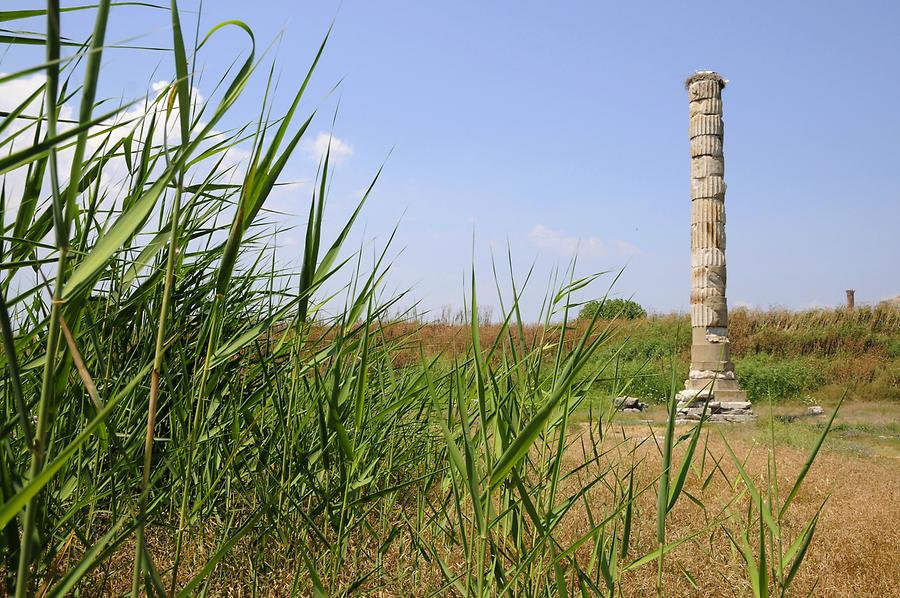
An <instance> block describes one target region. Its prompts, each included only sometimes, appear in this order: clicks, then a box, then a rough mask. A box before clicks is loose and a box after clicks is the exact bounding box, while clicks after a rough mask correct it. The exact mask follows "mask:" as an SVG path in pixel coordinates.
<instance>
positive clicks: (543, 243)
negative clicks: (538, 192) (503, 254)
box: [528, 224, 640, 258]
mask: <svg viewBox="0 0 900 598" xmlns="http://www.w3.org/2000/svg"><path fill="white" fill-rule="evenodd" d="M528 237H529V238H530V239H531V242H532V243H534V244H535V245H536V246H537V247H538V248H540V249H543V250H547V251H550V252H552V253H555V254H558V255H561V256H564V257H571V256H573V255H576V254H577V255H579V256H581V257H589V258H600V257H630V256H634V255H638V254H640V249H638V248H637V247H636V246H634V245H632V244H631V243H628V242H627V241H621V240H619V239H613V240H610V241H603V240H601V239H600V238H598V237H593V236H591V237H588V238H587V239H581V238H579V237H576V236H574V235H570V234H568V233H566V232H565V231H562V230H559V229H554V228H550V227H547V226H544V225H543V224H535V225H534V227H532V229H531V232H529V233H528Z"/></svg>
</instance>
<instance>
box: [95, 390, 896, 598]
mask: <svg viewBox="0 0 900 598" xmlns="http://www.w3.org/2000/svg"><path fill="white" fill-rule="evenodd" d="M803 409H804V408H803V406H802V405H799V404H793V405H780V406H777V407H775V408H773V410H772V414H773V415H774V416H775V421H774V426H773V425H771V422H770V421H769V420H768V417H769V409H768V407H766V406H759V407H758V408H757V411H758V413H759V415H760V417H759V420H758V421H757V422H756V423H755V424H742V425H741V424H739V425H732V424H726V425H712V426H710V427H709V428H708V430H707V431H706V432H705V433H704V439H703V441H702V444H703V447H704V449H705V454H704V455H703V456H702V457H698V458H697V459H696V462H695V466H694V467H693V469H692V471H691V474H690V476H689V478H688V481H687V484H686V486H685V491H686V492H687V493H689V494H690V495H691V496H692V497H696V498H698V499H699V500H700V501H702V502H703V507H701V506H698V504H697V503H695V502H693V501H691V500H685V501H681V502H679V503H678V505H677V506H676V508H675V509H674V510H673V511H672V513H671V514H670V516H669V519H668V524H667V525H668V530H667V533H668V534H670V537H672V538H673V539H675V538H681V537H689V536H692V535H694V534H696V533H697V531H698V530H703V531H702V532H701V533H700V534H699V535H697V536H696V537H694V538H693V539H691V540H689V541H687V542H685V543H684V544H681V545H680V546H679V547H677V548H676V549H675V550H673V551H672V552H670V553H668V554H667V558H666V560H665V562H664V571H663V587H662V590H663V594H664V595H666V596H697V597H701V596H702V597H706V596H723V597H725V596H733V597H736V598H737V597H744V596H752V595H753V594H752V589H751V585H750V582H749V581H748V576H747V574H746V572H745V564H744V561H743V560H742V558H741V555H740V553H739V552H738V551H737V550H736V549H735V548H734V546H733V545H732V543H731V541H730V540H729V538H728V535H727V533H728V532H730V533H732V534H739V533H740V529H741V528H742V526H743V523H744V521H743V519H744V518H746V511H747V501H748V498H747V496H746V495H744V496H743V497H742V498H741V499H739V500H738V501H733V500H732V499H733V498H734V496H735V490H736V489H738V488H739V487H740V486H741V484H742V482H741V481H740V476H739V473H738V471H737V469H736V467H735V465H734V464H733V463H732V462H731V460H730V458H729V453H728V450H727V448H726V446H725V442H726V441H727V443H728V444H729V445H730V446H731V448H732V449H733V450H734V452H735V453H736V454H737V455H740V456H741V458H742V459H746V460H745V465H744V466H745V468H746V470H747V472H748V473H749V474H750V475H751V476H752V477H753V478H754V480H755V481H756V482H757V483H758V484H760V485H761V486H762V487H765V486H766V482H765V480H766V477H767V475H769V474H768V471H767V469H768V464H769V456H770V446H771V444H770V443H771V438H772V434H773V432H774V437H775V446H776V462H777V467H778V481H779V487H780V488H782V489H783V488H788V487H790V484H791V482H792V480H794V479H795V478H796V475H797V473H798V471H799V470H800V469H801V468H802V466H803V464H804V461H805V459H806V456H807V454H808V452H809V450H810V448H811V447H812V446H813V444H814V443H815V440H816V438H817V437H818V434H819V433H820V431H821V428H822V426H823V425H824V418H804V417H799V418H798V419H795V420H793V421H787V420H789V419H791V418H792V417H793V416H798V415H800V414H802V413H803ZM665 416H666V414H665V411H664V410H663V409H662V408H661V407H655V408H651V409H650V410H649V411H648V412H645V413H642V414H622V415H619V416H617V417H616V423H615V424H614V425H612V426H611V427H610V429H609V430H607V433H609V432H610V431H611V432H612V437H610V438H607V439H605V440H604V443H605V444H608V445H609V446H611V447H616V448H615V450H614V451H612V452H611V453H610V455H609V456H608V457H607V459H606V461H609V462H612V461H616V460H617V459H619V458H621V457H623V456H628V455H631V454H634V455H635V456H636V457H637V459H638V460H639V461H640V460H643V465H642V466H640V467H638V468H637V470H636V471H637V478H636V483H635V485H636V487H645V486H648V485H649V486H652V485H653V481H654V472H658V471H659V468H660V462H661V458H662V457H661V448H660V445H661V443H662V442H663V433H664V429H663V426H664V422H665ZM676 430H677V431H678V432H679V433H684V432H687V431H688V428H687V427H686V426H679V427H678V428H676ZM571 431H572V436H571V438H570V441H569V445H568V448H567V450H566V454H565V458H564V460H565V461H566V467H569V468H577V467H578V466H579V465H581V464H583V463H584V462H585V461H586V458H585V451H589V450H590V449H589V446H590V443H588V442H586V441H585V439H586V438H587V437H588V436H589V435H590V434H591V433H592V432H593V433H594V434H596V433H597V430H593V431H592V430H591V429H589V427H588V425H587V424H585V423H583V422H578V421H576V422H574V423H572V425H571ZM635 449H636V450H635ZM683 452H684V450H683V447H682V448H681V449H676V454H675V460H676V462H677V461H678V460H679V459H680V457H681V456H682V454H683ZM628 458H630V456H629V457H628ZM598 466H600V467H602V466H603V465H602V464H598ZM590 471H591V469H590V468H589V469H587V470H586V471H585V472H584V474H583V475H580V476H574V477H571V478H569V479H568V480H566V481H565V482H564V484H563V488H562V489H561V490H562V494H563V495H565V494H566V492H568V491H572V492H574V491H577V489H578V488H579V487H581V486H582V485H584V484H586V483H587V482H588V481H589V479H588V478H590V475H591V474H590ZM710 474H712V475H710ZM439 495H440V492H439V490H437V489H435V490H434V491H433V492H432V497H433V498H435V499H437V498H438V496H439ZM611 498H612V497H611V494H610V491H609V488H605V487H603V486H598V487H596V488H595V489H594V490H592V491H591V492H590V493H588V494H587V495H586V497H585V500H584V501H583V502H581V503H579V504H578V505H577V506H576V507H574V508H573V509H572V510H571V511H570V512H569V513H568V514H567V516H566V518H565V520H564V521H563V523H562V524H561V525H560V526H559V528H558V531H557V535H556V539H557V540H558V541H559V543H560V544H561V545H569V544H571V543H573V542H575V541H576V540H578V538H579V537H581V536H582V535H583V534H585V533H586V532H587V531H588V530H589V529H590V527H591V521H590V515H589V513H599V512H603V511H604V510H605V509H606V508H607V507H608V506H609V503H610V502H611ZM655 501H656V496H655V494H654V493H653V491H652V488H651V490H650V491H649V492H645V493H644V494H643V495H641V496H640V497H639V498H638V499H637V500H636V501H635V510H634V527H633V529H632V544H631V549H630V552H631V553H633V554H641V553H644V552H648V551H651V550H653V548H654V547H655V543H656V528H655V524H656V519H655V517H656V504H655ZM823 501H827V502H826V503H825V508H824V509H823V512H822V515H821V518H820V520H819V523H818V526H817V529H816V533H815V536H814V539H813V543H812V546H811V548H810V550H809V553H808V555H807V557H806V560H805V562H804V565H803V566H802V568H801V569H800V571H799V572H798V574H797V577H796V580H795V581H794V586H793V588H792V590H793V591H792V593H791V595H795V596H808V595H809V596H840V597H847V598H852V597H859V598H863V597H873V598H875V597H879V598H880V597H894V596H897V588H898V587H900V567H898V564H900V556H898V555H900V526H898V525H897V524H896V522H897V521H898V520H900V405H898V404H896V403H884V402H876V403H862V402H855V403H854V402H851V403H845V404H844V406H843V407H842V411H841V413H840V414H839V415H838V417H837V418H836V419H835V425H834V429H833V431H832V432H831V435H830V437H829V439H828V440H827V441H826V445H825V447H824V448H823V450H822V452H821V453H820V454H819V456H818V458H817V459H816V461H815V463H814V464H813V466H812V469H811V470H810V472H809V474H808V476H807V478H806V482H805V484H804V486H803V489H802V490H801V491H800V493H799V494H798V495H797V498H796V500H795V501H794V503H793V505H794V506H793V507H792V511H791V512H790V513H789V516H787V517H786V518H785V520H784V521H783V525H784V528H785V530H786V533H787V536H788V537H790V538H794V537H796V536H797V535H798V534H799V533H800V532H801V531H802V528H803V526H804V525H805V524H806V522H808V521H809V520H810V519H811V518H812V517H813V516H814V515H815V513H816V511H817V510H818V509H819V507H820V506H821V505H822V503H823ZM726 506H727V508H726ZM410 517H415V509H414V508H413V505H411V504H409V503H405V502H404V501H402V500H401V501H398V502H397V503H396V505H395V510H394V518H395V519H394V522H395V523H398V524H402V523H404V522H407V521H408V518H410ZM713 522H715V523H716V524H715V525H713ZM373 524H377V520H375V519H373ZM707 526H708V529H705V528H707ZM156 532H160V533H156ZM207 534H208V536H209V537H204V536H203V534H201V535H199V536H196V537H194V538H193V539H192V542H191V544H190V546H189V549H188V550H187V554H186V555H185V556H184V557H183V558H185V560H186V568H187V571H188V572H192V571H195V570H199V569H200V568H201V567H202V566H203V564H204V563H205V562H206V561H207V560H208V559H209V558H210V557H211V555H212V553H213V552H214V550H215V546H214V541H213V540H212V537H213V536H215V534H216V530H215V527H214V526H211V527H209V528H208V529H207ZM166 538H167V532H166V530H148V544H149V545H150V546H151V550H152V551H153V552H154V555H155V556H156V563H157V565H158V566H159V567H161V568H166V567H168V566H170V565H171V563H172V560H173V553H172V546H171V543H170V542H168V541H167V540H166ZM436 539H437V538H430V540H436ZM358 542H359V543H358V544H356V545H355V546H353V550H354V551H355V553H356V554H355V557H354V559H353V560H354V561H355V565H353V564H351V565H348V568H347V570H346V571H345V572H344V573H345V576H346V578H347V579H353V578H354V577H355V576H356V575H357V574H358V573H359V571H362V570H364V569H366V567H367V565H368V561H369V560H370V559H381V560H383V561H384V572H385V573H384V574H383V575H382V576H380V577H379V578H377V579H370V580H369V581H368V583H367V584H365V586H364V587H365V588H366V590H367V594H368V595H371V596H379V597H398V598H399V597H401V596H423V597H424V596H434V595H441V594H442V593H443V592H444V591H445V590H446V588H445V584H444V583H443V582H442V576H441V572H440V569H439V568H438V567H437V566H435V564H434V563H433V562H431V563H429V562H427V560H426V559H423V558H422V555H421V554H420V553H417V551H416V549H415V547H414V546H413V543H412V542H410V541H409V539H403V540H402V541H399V542H397V543H395V544H394V545H393V546H392V547H391V548H390V550H389V551H387V552H386V553H383V554H381V553H379V546H378V544H377V542H372V541H371V538H369V539H368V540H366V539H365V538H364V537H363V538H360V539H359V540H358ZM754 547H755V545H754ZM448 548H449V547H448ZM132 551H133V545H130V544H125V545H123V547H122V549H121V550H120V551H119V554H118V557H117V558H114V559H111V560H110V562H109V563H108V568H105V569H103V570H102V572H98V574H97V575H96V576H95V578H94V580H93V583H94V584H95V585H92V586H90V587H91V588H92V589H93V591H96V592H97V593H98V594H99V593H102V594H115V595H119V594H123V593H127V591H128V589H129V588H130V584H131V578H130V575H131V569H130V558H131V554H132ZM450 551H451V552H453V550H452V548H450ZM589 552H590V551H589V550H588V549H587V548H585V549H583V550H581V551H580V553H579V555H578V558H579V561H580V562H582V565H583V566H587V565H589V560H590V556H589ZM272 554H281V552H280V550H276V551H273V553H272ZM295 557H296V555H295ZM456 558H457V561H456V562H455V563H453V562H452V561H451V566H456V567H458V568H463V567H464V563H463V562H462V560H463V559H464V555H463V554H462V552H461V551H460V550H457V551H456ZM251 561H253V562H254V567H253V568H256V569H258V571H259V573H258V577H257V578H256V579H255V580H254V578H253V576H252V575H248V572H249V571H250V569H251V567H249V566H248V565H249V564H250V562H251ZM260 562H263V563H265V566H263V567H262V568H259V564H260ZM302 569H303V563H302V561H301V560H300V559H299V557H296V558H294V559H288V560H277V559H271V560H270V557H269V556H268V555H266V554H261V553H260V552H259V549H258V547H256V548H251V547H250V546H249V545H248V544H243V543H242V544H239V545H238V546H236V547H235V549H234V551H233V554H232V555H231V556H229V557H228V558H227V559H226V560H225V561H224V562H223V563H222V564H221V567H220V569H219V570H218V571H217V574H216V575H215V576H214V577H213V580H212V583H211V585H210V587H209V592H210V594H211V595H217V596H235V597H249V596H272V597H275V596H282V595H287V594H289V593H290V592H291V590H292V589H295V585H294V584H295V583H296V582H297V571H298V570H302ZM618 589H619V591H620V593H617V595H621V596H633V597H639V596H649V595H654V594H655V593H656V570H655V564H654V563H650V564H648V565H645V566H644V567H642V568H640V569H637V570H635V571H631V572H627V573H625V574H624V575H623V576H622V579H621V585H620V586H619V588H618Z"/></svg>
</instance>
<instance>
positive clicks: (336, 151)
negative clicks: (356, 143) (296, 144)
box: [301, 132, 353, 164]
mask: <svg viewBox="0 0 900 598" xmlns="http://www.w3.org/2000/svg"><path fill="white" fill-rule="evenodd" d="M329 142H331V160H332V161H334V162H335V163H337V164H340V163H341V162H343V160H344V159H345V158H349V157H350V156H352V155H353V146H352V145H350V144H349V143H347V142H346V141H344V140H343V139H339V138H337V137H335V136H334V135H331V134H329V133H324V132H321V133H319V134H318V135H316V138H315V139H314V140H308V139H307V140H304V141H303V143H302V145H301V147H302V148H303V151H304V152H306V154H307V155H308V156H309V157H310V158H312V159H313V160H314V161H316V162H318V161H319V160H321V159H323V158H324V157H325V152H326V151H328V143H329Z"/></svg>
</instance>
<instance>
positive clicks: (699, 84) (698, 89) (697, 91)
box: [688, 80, 722, 101]
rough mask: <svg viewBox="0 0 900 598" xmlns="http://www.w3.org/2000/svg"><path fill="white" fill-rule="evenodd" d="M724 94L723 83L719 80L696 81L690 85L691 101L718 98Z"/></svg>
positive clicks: (689, 95)
mask: <svg viewBox="0 0 900 598" xmlns="http://www.w3.org/2000/svg"><path fill="white" fill-rule="evenodd" d="M721 95H722V84H721V83H720V82H719V81H714V80H704V81H694V82H692V83H690V84H689V85H688V97H690V99H691V101H695V100H705V99H707V98H718V97H721Z"/></svg>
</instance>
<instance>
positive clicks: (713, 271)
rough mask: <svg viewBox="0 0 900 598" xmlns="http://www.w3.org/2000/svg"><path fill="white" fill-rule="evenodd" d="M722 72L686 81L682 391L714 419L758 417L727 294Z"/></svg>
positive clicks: (684, 412) (684, 405)
mask: <svg viewBox="0 0 900 598" xmlns="http://www.w3.org/2000/svg"><path fill="white" fill-rule="evenodd" d="M725 84H726V81H725V79H723V78H722V76H721V75H719V74H718V73H714V72H712V71H699V72H697V73H694V75H692V76H691V77H690V78H689V79H688V80H687V81H686V82H685V87H687V91H688V96H689V98H690V126H689V133H690V140H691V336H692V342H691V369H690V373H689V375H688V379H687V380H686V381H685V390H684V391H682V392H681V393H680V394H679V400H680V407H681V410H680V411H679V413H680V415H681V416H682V417H683V418H687V419H696V418H697V417H698V416H699V414H700V413H701V412H702V410H703V407H704V403H705V402H709V404H708V405H707V409H708V412H709V413H710V415H711V416H712V419H713V420H720V421H740V420H742V419H746V418H748V417H752V411H751V407H750V403H749V402H747V395H746V393H745V392H744V391H743V390H741V389H740V386H739V385H738V383H737V380H736V379H735V375H734V364H733V363H732V362H731V354H730V351H729V346H730V344H729V340H728V302H727V300H726V298H725V282H726V279H727V276H726V269H725V157H724V154H723V151H722V141H723V136H724V129H725V125H724V122H723V120H722V89H724V88H725Z"/></svg>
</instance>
